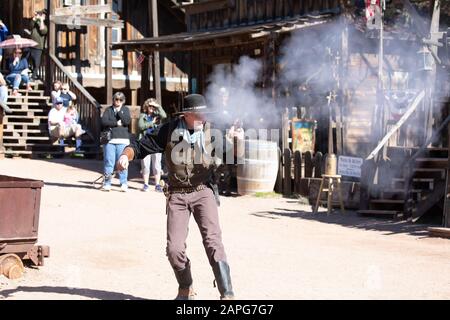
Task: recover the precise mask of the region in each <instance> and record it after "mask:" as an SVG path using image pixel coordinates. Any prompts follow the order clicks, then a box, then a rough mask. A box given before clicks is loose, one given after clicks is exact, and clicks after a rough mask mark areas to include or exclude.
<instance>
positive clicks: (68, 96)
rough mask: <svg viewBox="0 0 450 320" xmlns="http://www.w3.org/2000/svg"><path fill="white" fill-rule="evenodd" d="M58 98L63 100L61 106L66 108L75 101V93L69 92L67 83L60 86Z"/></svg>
mask: <svg viewBox="0 0 450 320" xmlns="http://www.w3.org/2000/svg"><path fill="white" fill-rule="evenodd" d="M59 96H60V97H61V98H62V99H63V101H64V102H63V104H64V107H66V108H67V107H69V106H70V105H72V103H73V101H75V100H77V96H76V95H75V93H73V92H72V91H70V89H69V84H68V83H64V84H63V85H62V87H61V93H60V95H59Z"/></svg>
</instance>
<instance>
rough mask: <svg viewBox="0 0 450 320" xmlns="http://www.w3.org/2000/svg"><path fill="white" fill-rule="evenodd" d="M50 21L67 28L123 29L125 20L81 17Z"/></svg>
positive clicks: (62, 17) (52, 18)
mask: <svg viewBox="0 0 450 320" xmlns="http://www.w3.org/2000/svg"><path fill="white" fill-rule="evenodd" d="M50 21H51V22H53V23H55V24H63V25H66V26H97V27H105V28H123V27H124V23H123V20H113V19H98V18H86V17H81V16H55V15H51V16H50Z"/></svg>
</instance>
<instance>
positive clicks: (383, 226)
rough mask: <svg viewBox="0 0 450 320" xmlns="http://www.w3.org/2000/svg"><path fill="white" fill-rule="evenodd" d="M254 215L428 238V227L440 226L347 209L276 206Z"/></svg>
mask: <svg viewBox="0 0 450 320" xmlns="http://www.w3.org/2000/svg"><path fill="white" fill-rule="evenodd" d="M252 215H254V216H257V217H260V218H267V219H278V218H280V217H288V218H294V219H302V220H309V221H317V222H321V223H329V224H336V225H340V226H343V227H347V228H356V229H364V230H372V231H381V232H384V234H386V235H393V234H401V233H403V234H410V235H412V236H418V237H427V238H428V236H429V234H428V231H427V228H428V227H431V226H438V225H431V224H415V223H411V222H407V221H397V220H392V219H381V218H380V219H375V218H370V217H362V216H359V215H358V214H357V213H356V212H354V211H346V212H345V214H342V213H340V212H339V211H334V212H333V213H331V214H330V215H327V213H326V211H325V212H324V211H319V212H318V213H316V214H313V213H312V212H311V211H304V210H292V209H286V208H275V209H274V210H271V211H260V212H255V213H253V214H252Z"/></svg>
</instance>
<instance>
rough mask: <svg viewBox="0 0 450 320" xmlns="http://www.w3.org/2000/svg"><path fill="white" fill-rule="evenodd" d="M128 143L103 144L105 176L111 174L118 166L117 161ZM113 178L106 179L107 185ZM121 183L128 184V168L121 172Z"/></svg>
mask: <svg viewBox="0 0 450 320" xmlns="http://www.w3.org/2000/svg"><path fill="white" fill-rule="evenodd" d="M126 146H127V145H126V144H111V143H107V144H105V145H104V146H103V161H104V171H105V176H107V177H108V176H109V177H110V176H111V175H112V173H113V171H114V168H115V167H116V162H117V160H119V157H120V155H121V154H122V152H123V149H125V147H126ZM111 179H112V177H110V178H109V179H105V185H111ZM119 180H120V184H127V180H128V170H124V171H121V172H119Z"/></svg>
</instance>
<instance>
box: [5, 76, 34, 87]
mask: <svg viewBox="0 0 450 320" xmlns="http://www.w3.org/2000/svg"><path fill="white" fill-rule="evenodd" d="M5 80H6V81H7V82H8V83H9V84H12V85H13V89H14V90H17V89H19V86H20V83H21V82H22V81H23V83H24V84H25V85H28V82H29V81H30V79H29V78H28V75H26V74H20V73H11V74H8V75H7V76H6V77H5Z"/></svg>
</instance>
